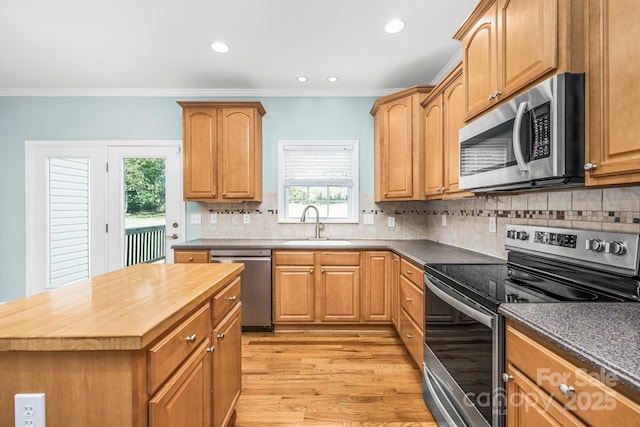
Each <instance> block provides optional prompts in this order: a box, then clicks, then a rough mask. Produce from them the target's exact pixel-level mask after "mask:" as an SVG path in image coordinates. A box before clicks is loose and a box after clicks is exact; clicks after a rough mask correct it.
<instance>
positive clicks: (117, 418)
mask: <svg viewBox="0 0 640 427" xmlns="http://www.w3.org/2000/svg"><path fill="white" fill-rule="evenodd" d="M0 366H2V374H1V375H0V427H14V426H15V422H14V395H15V394H17V393H45V399H46V422H47V425H48V426H70V425H74V426H76V425H77V426H93V427H112V426H118V427H127V426H131V427H144V426H147V418H148V417H147V395H146V393H144V390H145V389H146V380H145V374H144V373H145V369H146V357H145V354H144V353H142V352H135V351H6V352H0ZM139 390H140V391H142V393H138V391H139ZM74 402H75V404H73V403H74ZM88 402H94V403H96V404H87V403H88ZM185 425H186V424H185ZM194 425H195V424H194Z"/></svg>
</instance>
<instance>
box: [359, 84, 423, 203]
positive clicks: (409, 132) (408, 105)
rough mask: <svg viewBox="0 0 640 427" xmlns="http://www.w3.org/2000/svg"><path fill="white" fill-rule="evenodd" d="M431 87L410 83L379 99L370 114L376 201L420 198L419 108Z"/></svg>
mask: <svg viewBox="0 0 640 427" xmlns="http://www.w3.org/2000/svg"><path fill="white" fill-rule="evenodd" d="M432 88H433V87H432V86H414V87H412V88H409V89H407V90H404V91H401V92H398V93H395V94H392V95H388V96H385V97H383V98H379V99H377V100H376V102H375V103H374V105H373V108H372V109H371V114H372V115H373V116H374V134H375V136H374V162H375V163H374V179H375V181H374V187H375V188H374V193H375V194H374V196H375V201H376V202H384V201H396V200H421V199H422V198H423V196H422V193H423V191H422V164H421V144H422V136H421V133H422V117H423V114H422V107H421V106H420V103H421V102H422V101H423V100H424V99H425V97H426V96H427V94H428V93H429V92H430V91H431V89H432Z"/></svg>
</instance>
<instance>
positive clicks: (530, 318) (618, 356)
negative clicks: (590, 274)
mask: <svg viewBox="0 0 640 427" xmlns="http://www.w3.org/2000/svg"><path fill="white" fill-rule="evenodd" d="M499 312H500V314H502V315H504V316H505V317H506V318H508V319H512V320H513V321H515V322H516V323H518V324H520V325H523V326H525V327H526V328H528V329H530V330H531V331H532V332H533V333H535V334H537V335H539V336H541V337H542V338H544V339H546V340H548V341H549V342H551V343H552V344H555V345H556V346H558V347H559V348H561V349H563V350H565V351H566V352H568V353H569V354H571V355H573V356H575V357H576V358H577V359H578V360H581V361H583V362H584V363H586V364H588V365H590V366H592V367H593V368H595V369H598V370H601V371H602V372H603V373H604V374H606V375H608V376H610V377H611V378H613V379H615V381H617V382H619V383H621V384H623V385H625V386H627V387H628V388H629V389H631V390H633V391H634V392H636V393H640V326H639V325H640V304H639V303H637V302H628V303H615V302H614V303H540V304H502V305H501V306H500V309H499Z"/></svg>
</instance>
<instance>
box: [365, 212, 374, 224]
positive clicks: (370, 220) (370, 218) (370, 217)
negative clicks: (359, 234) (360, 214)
mask: <svg viewBox="0 0 640 427" xmlns="http://www.w3.org/2000/svg"><path fill="white" fill-rule="evenodd" d="M364 223H365V224H373V214H372V213H368V214H364Z"/></svg>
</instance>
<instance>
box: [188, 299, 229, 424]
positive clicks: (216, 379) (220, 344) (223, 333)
mask: <svg viewBox="0 0 640 427" xmlns="http://www.w3.org/2000/svg"><path fill="white" fill-rule="evenodd" d="M212 342H213V425H214V426H215V427H223V426H228V425H232V424H231V423H230V421H232V420H234V419H235V406H236V403H237V402H238V398H239V397H240V391H241V389H242V381H241V378H242V372H241V367H240V359H241V349H242V320H241V311H240V304H236V305H235V307H234V308H233V310H231V312H230V313H229V314H228V315H227V316H226V317H225V318H224V319H223V320H222V321H221V322H220V324H218V325H217V326H216V327H215V329H214V331H213V337H212ZM183 425H185V426H186V425H192V424H183ZM194 425H195V424H194Z"/></svg>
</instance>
